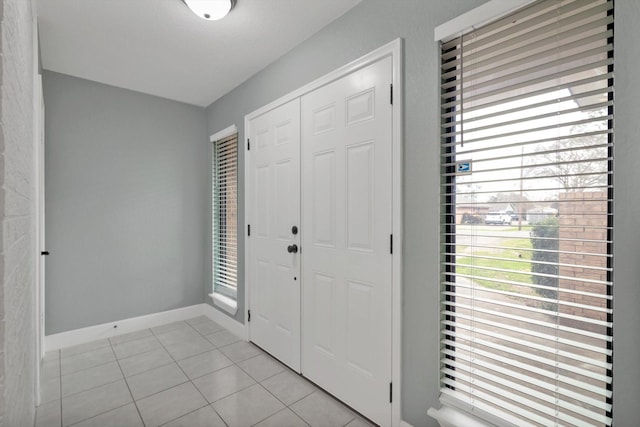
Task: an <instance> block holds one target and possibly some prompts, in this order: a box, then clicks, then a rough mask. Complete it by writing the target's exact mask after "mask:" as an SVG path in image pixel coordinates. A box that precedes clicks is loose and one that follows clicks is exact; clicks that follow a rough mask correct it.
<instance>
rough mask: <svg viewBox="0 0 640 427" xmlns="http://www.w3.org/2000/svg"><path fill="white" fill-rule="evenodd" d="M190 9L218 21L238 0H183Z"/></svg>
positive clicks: (208, 18)
mask: <svg viewBox="0 0 640 427" xmlns="http://www.w3.org/2000/svg"><path fill="white" fill-rule="evenodd" d="M182 1H183V2H184V3H185V4H186V5H187V6H189V9H191V11H192V12H193V13H195V14H196V15H198V16H199V17H200V18H202V19H206V20H208V21H216V20H218V19H222V18H224V17H225V16H227V14H228V13H229V12H230V11H231V9H233V6H235V5H236V0H182Z"/></svg>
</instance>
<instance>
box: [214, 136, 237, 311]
mask: <svg viewBox="0 0 640 427" xmlns="http://www.w3.org/2000/svg"><path fill="white" fill-rule="evenodd" d="M212 169H213V179H212V182H213V227H212V229H213V236H212V242H213V290H214V292H216V293H219V294H222V295H225V296H227V297H230V298H232V299H234V300H235V299H236V296H237V274H238V134H237V133H235V134H233V135H231V136H229V137H227V138H224V139H221V140H219V141H214V143H213V168H212Z"/></svg>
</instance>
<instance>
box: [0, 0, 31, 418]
mask: <svg viewBox="0 0 640 427" xmlns="http://www.w3.org/2000/svg"><path fill="white" fill-rule="evenodd" d="M0 11H1V12H2V13H1V15H0V16H1V21H0V37H1V39H2V40H1V43H0V54H1V55H0V58H1V59H0V61H1V62H0V66H1V71H0V100H1V104H0V108H1V110H0V221H1V225H2V227H1V228H0V233H1V236H0V280H1V281H2V282H1V284H0V389H1V392H0V399H1V400H0V426H6V427H13V426H32V425H33V422H34V414H35V400H34V386H35V372H34V371H35V369H34V368H35V360H36V350H35V341H36V338H35V314H34V309H35V307H34V305H35V304H34V292H35V271H34V265H35V264H34V263H35V261H36V259H35V248H34V241H33V239H34V224H35V223H34V187H33V185H34V179H33V178H34V153H33V40H32V38H33V36H32V15H31V13H32V11H31V2H30V1H29V0H0Z"/></svg>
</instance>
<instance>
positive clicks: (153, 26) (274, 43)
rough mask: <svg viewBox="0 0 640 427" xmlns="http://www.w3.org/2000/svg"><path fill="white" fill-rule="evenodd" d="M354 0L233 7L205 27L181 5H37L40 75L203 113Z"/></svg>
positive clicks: (125, 1) (46, 1)
mask: <svg viewBox="0 0 640 427" xmlns="http://www.w3.org/2000/svg"><path fill="white" fill-rule="evenodd" d="M360 1H361V0H238V1H237V4H236V7H235V8H234V9H233V10H232V11H231V13H230V14H229V15H228V16H226V17H225V18H224V19H222V20H219V21H206V20H204V19H201V18H198V17H197V16H196V15H194V14H193V13H192V12H191V11H190V10H189V9H188V8H187V6H185V4H184V3H183V2H182V1H181V0H38V1H37V8H38V23H39V31H40V43H41V58H42V65H43V68H45V69H47V70H51V71H56V72H59V73H64V74H69V75H72V76H76V77H82V78H85V79H89V80H94V81H97V82H100V83H105V84H109V85H113V86H119V87H123V88H126V89H131V90H135V91H139V92H143V93H147V94H151V95H157V96H161V97H163V98H169V99H173V100H177V101H182V102H186V103H189V104H194V105H199V106H203V107H204V106H208V105H209V104H211V103H212V102H213V101H215V100H217V99H218V98H220V97H221V96H223V95H224V94H226V93H228V92H229V91H230V90H232V89H233V88H234V87H236V86H238V85H239V84H241V83H242V82H244V81H245V80H247V79H248V78H249V77H251V76H252V75H253V74H255V73H256V72H258V71H260V70H261V69H263V68H264V67H266V66H267V65H269V64H270V63H272V62H273V61H275V60H276V59H277V58H279V57H280V56H282V55H283V54H285V53H286V52H288V51H289V50H291V49H292V48H293V47H295V46H296V45H297V44H299V43H300V42H301V41H303V40H305V39H306V38H308V37H309V36H311V35H312V34H314V33H315V32H317V31H318V30H320V29H321V28H322V27H324V26H325V25H327V24H328V23H330V22H331V21H333V20H334V19H336V18H337V17H339V16H340V15H342V14H343V13H345V12H346V11H347V10H349V9H351V8H352V7H353V6H355V5H356V4H358V3H359V2H360Z"/></svg>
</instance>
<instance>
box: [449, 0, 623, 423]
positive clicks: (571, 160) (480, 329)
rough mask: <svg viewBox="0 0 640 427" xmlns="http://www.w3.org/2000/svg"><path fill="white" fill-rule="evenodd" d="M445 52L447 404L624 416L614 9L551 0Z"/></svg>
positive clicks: (552, 418) (595, 417) (483, 411)
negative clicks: (619, 406)
mask: <svg viewBox="0 0 640 427" xmlns="http://www.w3.org/2000/svg"><path fill="white" fill-rule="evenodd" d="M441 48H442V50H441V114H442V115H441V124H442V133H441V135H442V138H441V154H442V156H441V172H442V180H441V189H442V191H441V209H442V224H441V235H442V238H441V289H442V305H441V307H442V311H441V393H442V394H441V401H442V402H443V403H444V404H446V405H448V406H453V407H456V408H458V409H461V410H463V411H466V412H471V413H473V414H475V415H477V416H478V417H480V418H484V419H485V420H488V421H490V422H492V423H496V424H498V425H517V426H526V425H535V426H555V425H567V426H608V425H611V420H612V413H611V411H612V351H613V346H612V335H613V325H612V285H613V271H612V265H613V262H612V253H613V249H612V245H613V242H612V235H613V233H612V231H613V212H612V206H613V178H612V176H613V175H612V171H613V131H612V128H613V126H612V123H613V3H612V2H611V1H607V0H594V1H588V2H586V1H582V0H562V1H560V0H543V1H537V2H534V3H531V4H529V5H528V6H527V7H525V8H523V9H520V10H518V11H516V12H514V13H512V14H510V15H508V16H506V17H503V18H500V19H499V20H497V21H494V22H492V23H489V24H487V25H484V26H482V27H480V28H477V29H474V30H473V31H471V32H469V33H467V34H464V35H461V36H459V37H455V38H453V39H451V40H446V41H442V43H441Z"/></svg>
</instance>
